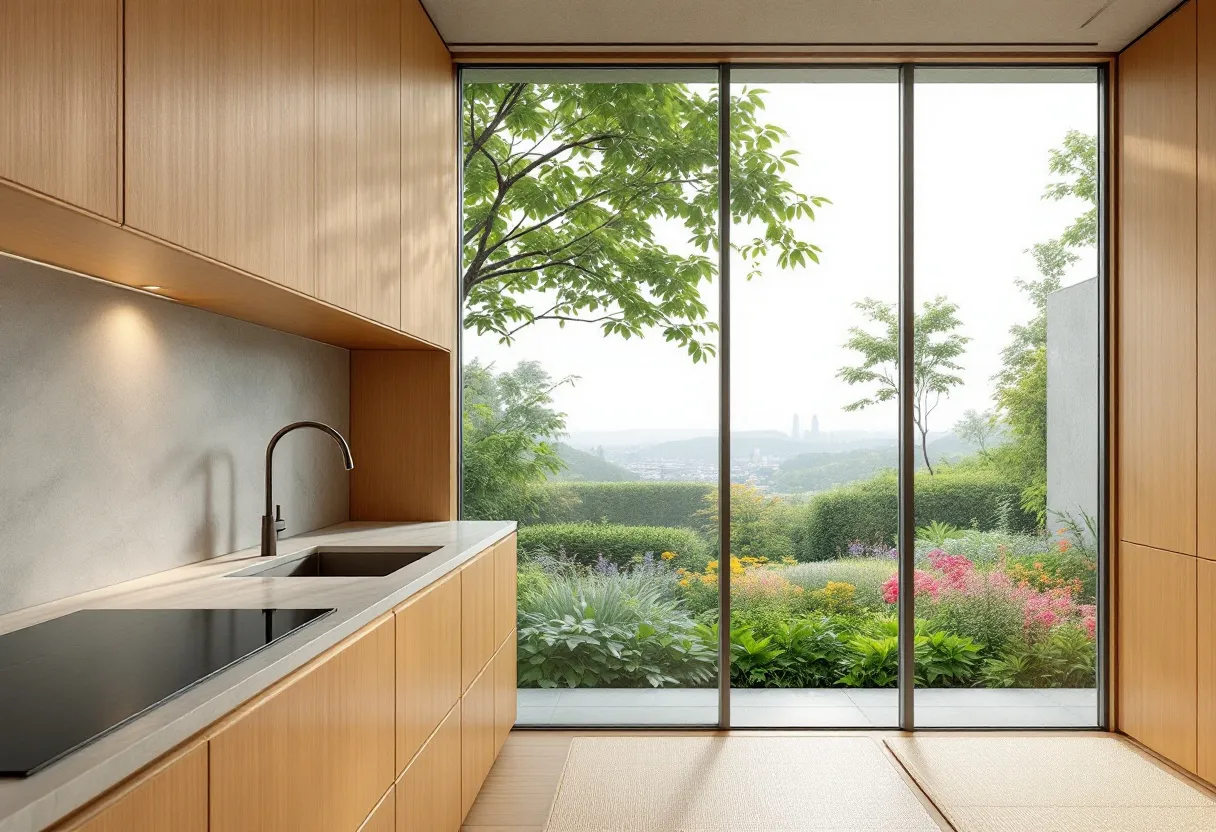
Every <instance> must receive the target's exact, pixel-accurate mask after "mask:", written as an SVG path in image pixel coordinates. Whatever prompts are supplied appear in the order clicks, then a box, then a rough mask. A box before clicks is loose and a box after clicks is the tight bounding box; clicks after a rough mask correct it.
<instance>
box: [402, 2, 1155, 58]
mask: <svg viewBox="0 0 1216 832" xmlns="http://www.w3.org/2000/svg"><path fill="white" fill-rule="evenodd" d="M423 4H424V5H425V6H426V9H427V12H428V13H429V14H430V16H431V19H432V20H433V21H434V22H435V25H436V27H438V29H439V33H440V34H441V35H442V36H443V39H444V40H445V41H447V43H448V45H449V47H451V48H452V50H453V51H454V52H458V53H459V52H477V51H495V50H504V49H508V50H509V49H511V48H515V47H521V46H527V47H543V48H542V49H540V50H538V51H545V50H559V49H560V50H563V51H570V50H578V49H584V50H591V51H597V52H600V51H609V50H616V51H630V52H639V51H648V50H660V49H661V50H664V51H697V50H706V49H712V48H734V47H742V48H744V50H745V51H757V52H766V51H772V52H779V51H783V50H803V49H815V50H816V51H827V52H831V51H842V52H870V51H901V52H950V51H968V52H976V51H992V52H1031V51H1033V52H1061V51H1064V52H1116V51H1118V50H1120V49H1122V48H1123V47H1124V46H1126V45H1127V44H1128V43H1130V42H1131V41H1132V40H1134V39H1135V38H1136V37H1137V36H1138V35H1140V34H1141V33H1142V32H1144V31H1145V30H1146V29H1148V28H1149V27H1150V26H1151V25H1152V24H1153V23H1154V22H1155V21H1157V20H1158V19H1159V18H1160V17H1162V16H1163V15H1164V14H1165V13H1166V12H1168V11H1169V10H1170V9H1171V8H1173V6H1175V5H1176V4H1177V0H423Z"/></svg>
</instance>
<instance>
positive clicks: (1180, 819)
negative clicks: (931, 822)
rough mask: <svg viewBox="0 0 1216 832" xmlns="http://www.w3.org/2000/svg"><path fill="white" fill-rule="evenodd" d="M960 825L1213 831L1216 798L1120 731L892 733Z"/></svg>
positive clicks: (917, 775)
mask: <svg viewBox="0 0 1216 832" xmlns="http://www.w3.org/2000/svg"><path fill="white" fill-rule="evenodd" d="M886 743H887V747H888V748H890V749H891V751H892V752H893V753H894V754H895V756H896V757H897V758H898V759H899V761H900V762H901V763H903V765H904V768H905V769H907V771H908V773H909V774H911V775H912V779H914V780H915V781H916V783H917V785H918V786H920V787H921V789H923V790H924V792H925V793H926V794H927V795H929V798H930V799H931V800H932V801H933V803H934V805H936V806H937V808H938V810H939V811H941V813H942V814H943V815H945V816H946V819H947V820H949V821H950V823H951V824H952V825H953V826H954V827H955V829H957V830H958V832H1015V830H1016V832H1022V831H1023V830H1025V831H1026V832H1098V830H1101V832H1212V830H1216V799H1213V798H1212V797H1211V796H1210V795H1208V794H1207V793H1206V792H1204V791H1203V790H1201V789H1199V788H1197V787H1196V786H1194V785H1192V784H1191V783H1189V782H1187V781H1186V780H1185V779H1184V778H1182V777H1179V776H1177V775H1175V774H1173V773H1171V772H1169V771H1167V770H1165V769H1164V768H1163V767H1161V766H1158V765H1157V764H1156V763H1154V762H1153V761H1152V760H1149V759H1147V758H1145V757H1144V756H1142V755H1141V754H1140V753H1139V752H1137V751H1136V750H1135V749H1134V748H1132V747H1131V746H1130V745H1128V744H1127V743H1125V742H1122V741H1121V740H1118V739H1115V738H1113V737H892V738H890V739H887V740H886Z"/></svg>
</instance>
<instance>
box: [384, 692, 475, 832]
mask: <svg viewBox="0 0 1216 832" xmlns="http://www.w3.org/2000/svg"><path fill="white" fill-rule="evenodd" d="M461 753H462V748H461V708H460V706H459V705H457V706H455V707H453V708H452V710H451V711H450V712H449V713H448V714H447V716H446V717H445V718H444V720H443V722H442V723H440V725H439V728H438V729H437V730H436V731H435V733H434V734H432V735H431V738H430V739H429V740H428V741H427V743H426V745H425V746H423V748H422V751H421V752H420V753H419V754H418V756H417V757H415V758H414V760H413V762H411V763H410V765H409V767H408V768H407V769H406V770H405V773H404V774H402V775H401V779H400V780H398V781H397V832H457V830H459V829H460V824H461V821H462V820H463V819H464V811H463V810H462V807H463V803H462V801H461V786H462V782H463V781H462V779H461V778H462V773H461V765H460V761H461Z"/></svg>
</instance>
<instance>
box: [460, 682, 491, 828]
mask: <svg viewBox="0 0 1216 832" xmlns="http://www.w3.org/2000/svg"><path fill="white" fill-rule="evenodd" d="M493 765H494V661H493V659H491V660H490V663H489V664H487V665H486V666H485V668H484V669H483V670H482V672H481V675H480V676H478V677H477V678H476V679H475V680H473V684H471V685H469V689H468V690H467V691H465V694H464V696H463V697H461V700H460V772H461V775H460V804H461V806H460V816H461V817H462V818H463V817H464V816H465V815H467V814H468V813H469V809H471V808H473V801H474V800H476V799H477V793H478V792H479V791H481V784H482V783H484V782H485V779H486V775H487V774H489V773H490V768H491V767H492V766H493Z"/></svg>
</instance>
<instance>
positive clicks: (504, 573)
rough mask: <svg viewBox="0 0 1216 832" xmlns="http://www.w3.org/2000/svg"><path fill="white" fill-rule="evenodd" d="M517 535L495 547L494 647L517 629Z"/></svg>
mask: <svg viewBox="0 0 1216 832" xmlns="http://www.w3.org/2000/svg"><path fill="white" fill-rule="evenodd" d="M518 566H519V565H518V558H517V556H516V538H515V535H514V534H512V535H511V536H509V537H507V538H506V539H505V540H502V541H500V542H499V543H498V544H497V545H495V547H494V646H495V649H497V647H498V646H499V645H501V644H502V643H503V641H504V640H505V639H506V638H507V637H508V636H509V635H510V634H511V631H512V630H514V629H515V598H516V582H517V577H516V575H517V570H518Z"/></svg>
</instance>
